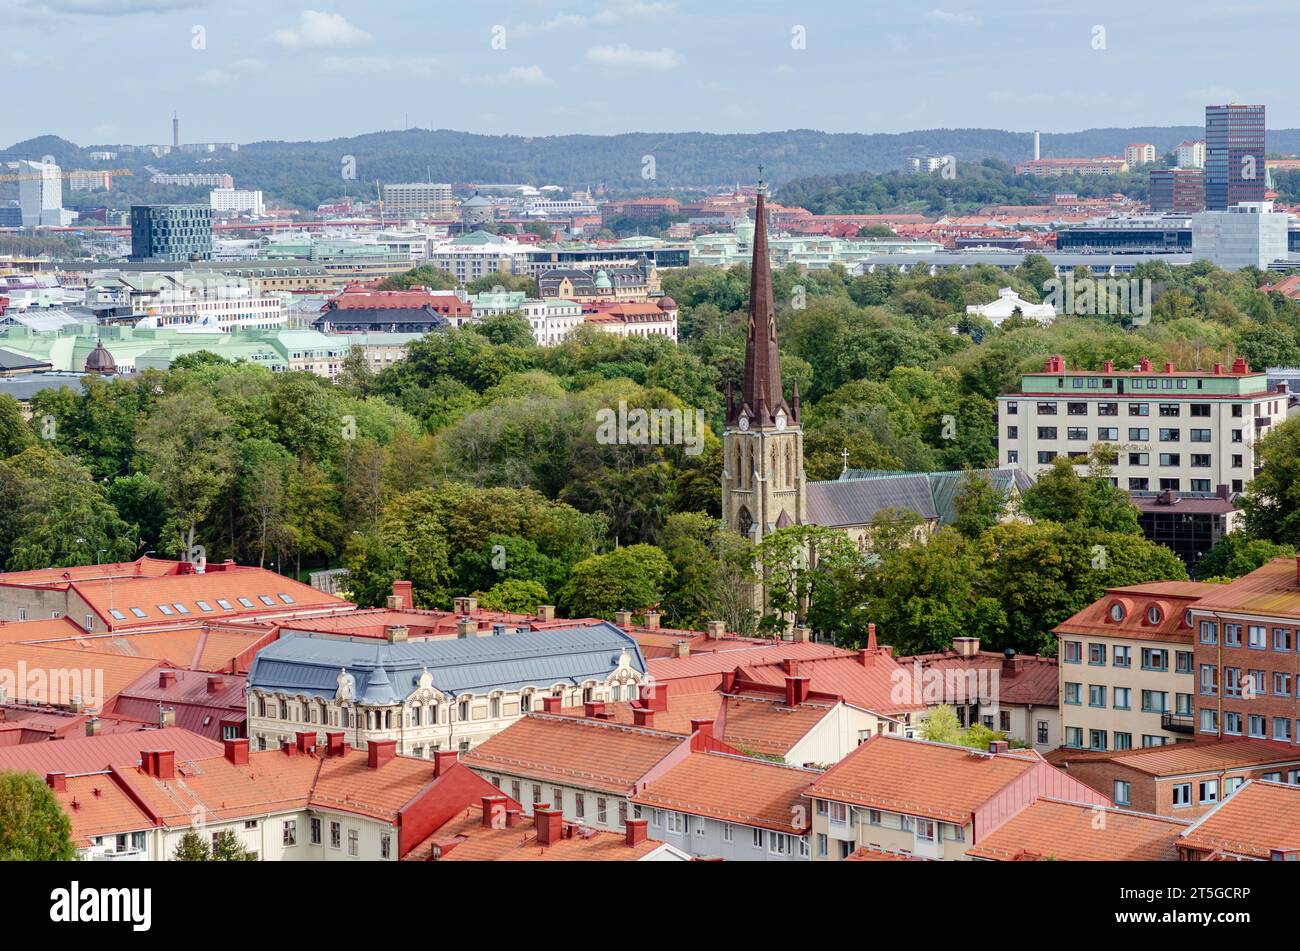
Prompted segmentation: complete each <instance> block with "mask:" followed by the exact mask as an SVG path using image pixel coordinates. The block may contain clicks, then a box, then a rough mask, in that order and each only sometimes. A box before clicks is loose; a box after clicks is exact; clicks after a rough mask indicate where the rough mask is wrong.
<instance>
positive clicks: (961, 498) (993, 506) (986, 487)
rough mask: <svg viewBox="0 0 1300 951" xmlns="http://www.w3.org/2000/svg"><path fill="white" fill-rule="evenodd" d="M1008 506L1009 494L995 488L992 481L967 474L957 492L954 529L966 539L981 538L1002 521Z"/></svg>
mask: <svg viewBox="0 0 1300 951" xmlns="http://www.w3.org/2000/svg"><path fill="white" fill-rule="evenodd" d="M1006 505H1007V493H1006V492H1004V491H1003V490H1001V489H999V488H997V487H996V486H994V484H993V482H992V480H990V479H987V478H984V477H982V476H979V475H976V474H974V473H973V472H967V473H966V474H965V475H964V476H962V481H961V488H960V489H958V490H957V519H956V521H955V522H953V528H955V529H957V531H959V532H960V533H961V534H962V535H964V536H966V538H969V539H974V538H979V536H980V535H982V534H983V533H984V531H985V530H986V529H989V528H992V527H993V526H994V525H996V524H997V523H998V522H999V521H1001V520H1002V513H1003V511H1005V509H1006Z"/></svg>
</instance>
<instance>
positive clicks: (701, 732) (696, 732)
mask: <svg viewBox="0 0 1300 951" xmlns="http://www.w3.org/2000/svg"><path fill="white" fill-rule="evenodd" d="M712 740H713V721H712V720H692V721H691V749H692V750H693V751H695V752H699V751H701V750H707V749H708V748H709V744H710V743H711V742H712Z"/></svg>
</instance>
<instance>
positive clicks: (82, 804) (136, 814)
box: [54, 773, 153, 847]
mask: <svg viewBox="0 0 1300 951" xmlns="http://www.w3.org/2000/svg"><path fill="white" fill-rule="evenodd" d="M66 784H67V788H66V789H62V790H58V791H56V792H55V793H54V798H55V799H57V800H58V801H59V805H60V806H62V807H63V811H64V812H65V813H67V815H68V819H69V820H70V821H71V823H72V838H73V841H74V842H75V843H76V844H77V845H78V846H79V847H85V846H88V845H90V844H91V843H90V840H91V839H92V838H94V837H95V836H101V835H118V834H119V833H123V832H142V831H144V830H146V829H152V828H153V820H152V819H150V818H149V817H148V816H147V815H145V814H144V812H143V811H141V809H140V807H139V806H137V805H136V804H135V802H134V801H133V800H132V799H131V797H130V796H129V795H127V793H126V791H125V790H124V789H122V787H121V786H119V785H117V783H115V782H114V781H113V777H112V776H111V775H110V774H109V773H93V774H91V775H88V776H74V777H71V778H69V779H67V780H66Z"/></svg>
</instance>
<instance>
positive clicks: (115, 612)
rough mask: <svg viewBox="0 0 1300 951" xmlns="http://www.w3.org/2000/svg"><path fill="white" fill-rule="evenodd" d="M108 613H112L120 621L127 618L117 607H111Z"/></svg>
mask: <svg viewBox="0 0 1300 951" xmlns="http://www.w3.org/2000/svg"><path fill="white" fill-rule="evenodd" d="M108 613H109V614H111V615H113V617H114V618H116V619H117V620H119V621H125V620H126V615H125V614H123V613H122V612H121V611H119V610H118V609H117V608H109V609H108Z"/></svg>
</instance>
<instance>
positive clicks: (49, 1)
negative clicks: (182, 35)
mask: <svg viewBox="0 0 1300 951" xmlns="http://www.w3.org/2000/svg"><path fill="white" fill-rule="evenodd" d="M206 4H207V0H32V2H29V3H27V4H26V6H27V7H28V9H31V10H39V11H42V12H45V13H66V14H70V15H73V16H130V15H131V14H133V13H171V12H173V11H175V10H189V9H192V8H194V7H201V6H205V5H206Z"/></svg>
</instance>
